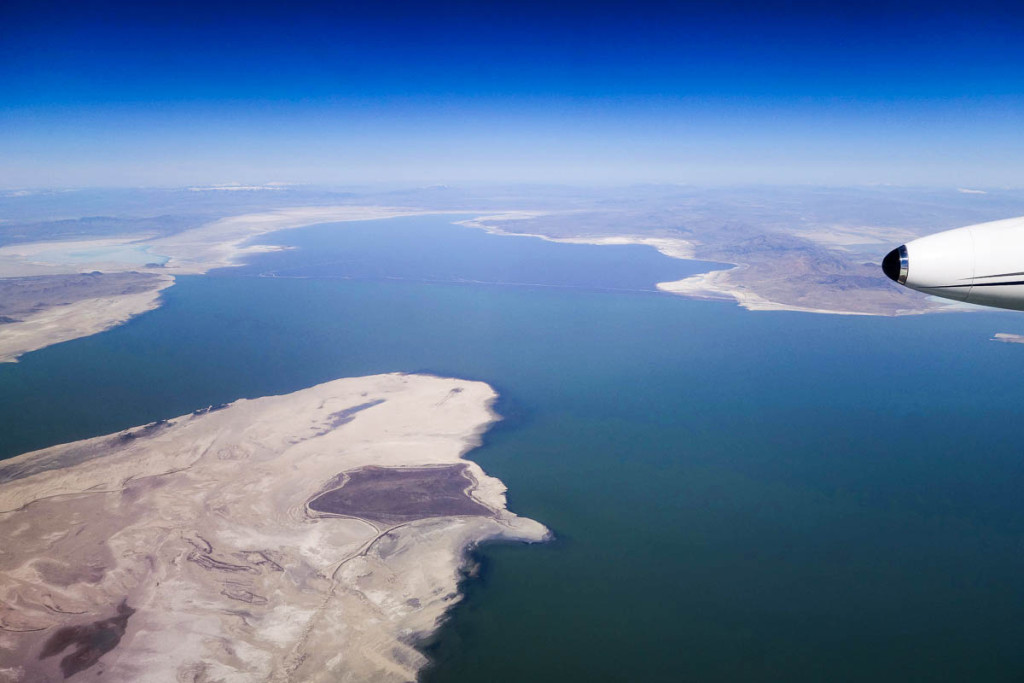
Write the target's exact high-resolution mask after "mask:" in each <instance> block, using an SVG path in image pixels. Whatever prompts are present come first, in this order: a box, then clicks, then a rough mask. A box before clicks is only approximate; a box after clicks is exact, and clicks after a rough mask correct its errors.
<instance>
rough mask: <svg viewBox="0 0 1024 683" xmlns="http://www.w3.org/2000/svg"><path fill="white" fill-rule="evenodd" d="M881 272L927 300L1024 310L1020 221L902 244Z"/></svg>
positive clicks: (1023, 236)
mask: <svg viewBox="0 0 1024 683" xmlns="http://www.w3.org/2000/svg"><path fill="white" fill-rule="evenodd" d="M882 270H883V271H885V274H886V275H888V276H889V278H891V279H892V280H895V281H896V282H898V283H899V284H901V285H906V286H907V287H910V288H911V289H916V290H918V291H920V292H924V293H926V294H933V295H935V296H941V297H944V298H946V299H954V300H956V301H966V302H967V303H972V304H979V305H981V306H995V307H998V308H1011V309H1015V310H1024V217H1022V218H1010V219H1007V220H1002V221H994V222H992V223H981V224H978V225H969V226H967V227H965V228H957V229H955V230H947V231H946V232H940V233H936V234H934V235H928V236H927V237H921V238H920V239H916V240H913V241H910V242H907V243H906V244H904V245H903V246H901V247H899V248H897V249H893V250H892V251H891V252H889V254H888V255H887V256H886V257H885V259H884V260H883V261H882Z"/></svg>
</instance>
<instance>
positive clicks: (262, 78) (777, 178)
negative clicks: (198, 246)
mask: <svg viewBox="0 0 1024 683" xmlns="http://www.w3.org/2000/svg"><path fill="white" fill-rule="evenodd" d="M1022 29H1024V12H1022V11H1018V10H1016V9H1014V8H1012V6H1011V5H1010V3H993V4H987V3H985V2H972V3H969V4H968V3H957V4H953V3H943V2H933V3H928V4H921V3H892V2H886V3H876V2H859V3H855V4H854V3H849V4H847V5H842V4H839V3H835V2H829V3H811V2H772V1H768V2H729V1H727V0H722V1H719V2H677V3H661V2H659V3H654V2H642V1H634V2H601V1H600V0H595V1H594V2H587V3H573V2H549V3H531V2H518V3H510V2H484V1H483V0H478V1H477V2H443V1H440V2H433V3H417V2H387V1H382V0H378V1H376V2H359V3H352V2H335V3H284V2H279V3H267V4H261V3H259V2H251V3H221V2H217V1H211V2H202V3H198V2H151V3H147V2H88V1H87V0H86V1H83V2H77V3H57V2H46V1H45V0H3V2H0V84H2V87H0V187H12V188H13V187H37V186H97V185H121V186H125V185H127V186H135V185H150V186H152V185H157V186H168V185H170V186H177V185H191V184H207V183H227V182H240V183H245V184H248V183H263V182H296V183H339V184H351V183H368V182H399V183H412V184H420V183H423V184H431V183H458V182H509V181H510V182H520V181H531V182H536V181H541V182H547V181H556V182H572V183H592V182H597V183H631V182H680V183H708V184H732V183H812V184H865V183H890V184H896V185H919V184H929V185H950V186H967V187H974V186H1015V187H1017V186H1024V165H1022V164H1021V161H1020V160H1021V158H1022V152H1024V132H1022V131H1024V125H1022V124H1024V41H1022V40H1021V35H1022Z"/></svg>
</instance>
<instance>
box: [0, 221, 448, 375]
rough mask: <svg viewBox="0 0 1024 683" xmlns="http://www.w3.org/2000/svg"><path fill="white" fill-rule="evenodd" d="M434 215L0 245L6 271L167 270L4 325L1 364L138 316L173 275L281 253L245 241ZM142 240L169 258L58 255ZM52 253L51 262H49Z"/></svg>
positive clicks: (235, 224) (226, 224) (249, 224)
mask: <svg viewBox="0 0 1024 683" xmlns="http://www.w3.org/2000/svg"><path fill="white" fill-rule="evenodd" d="M428 213H438V212H430V211H422V210H418V209H402V208H388V207H351V206H343V207H312V208H298V209H283V210H280V211H273V212H268V213H258V214H246V215H242V216H233V217H230V218H223V219H221V220H217V221H214V222H212V223H209V224H207V225H204V226H202V227H199V228H195V229H193V230H186V231H184V232H181V233H178V234H176V235H171V236H168V237H161V238H150V237H148V236H139V235H133V236H126V237H124V238H120V239H118V238H103V239H95V240H71V241H63V242H29V243H25V244H16V245H9V246H6V247H0V277H30V276H39V275H65V274H69V273H79V272H91V271H99V272H104V273H114V272H130V271H145V272H151V273H159V274H161V275H164V276H166V277H165V278H163V279H162V280H161V282H160V283H159V285H158V286H157V287H155V288H154V289H153V290H151V291H150V292H149V293H147V294H132V295H123V296H112V297H100V298H92V299H83V300H80V301H76V302H74V303H71V304H67V305H64V306H55V307H52V308H50V309H47V310H45V311H41V312H40V313H38V314H36V315H34V316H32V317H31V318H30V319H26V320H23V321H18V322H15V323H7V324H4V325H2V326H0V363H4V362H7V363H12V362H17V359H18V357H19V356H21V355H23V354H25V353H28V352H29V351H35V350H37V349H41V348H44V347H46V346H50V345H52V344H58V343H60V342H64V341H70V340H72V339H77V338H79V337H85V336H89V335H92V334H97V333H99V332H103V331H104V330H108V329H110V328H111V327H115V326H117V325H120V324H122V323H124V322H126V321H128V320H129V319H131V318H132V317H134V316H137V315H141V314H142V313H145V312H147V311H151V310H153V309H155V308H157V307H159V296H158V295H159V292H160V291H162V290H163V289H166V288H167V287H169V286H171V285H172V284H174V275H201V274H203V273H206V272H208V271H210V270H212V269H214V268H223V267H228V266H235V265H239V264H240V262H241V259H242V258H243V257H245V256H246V255H250V254H255V253H261V252H266V251H275V250H277V247H269V246H265V245H251V246H243V244H244V243H245V242H246V241H248V240H250V239H252V238H253V237H257V236H259V235H263V234H266V233H269V232H275V231H278V230H288V229H293V228H301V227H307V226H310V225H316V224H318V223H332V222H344V221H361V220H376V219H380V218H394V217H397V216H412V215H420V214H428ZM126 245H131V246H137V247H139V248H143V249H145V250H147V251H149V252H150V253H152V254H153V255H154V257H164V258H166V259H167V262H166V263H165V264H163V265H162V266H160V267H158V268H145V267H143V268H140V267H139V266H138V265H137V264H124V263H117V262H110V261H103V260H102V258H101V257H100V258H98V259H97V260H95V261H91V262H86V263H83V262H80V261H73V262H64V263H62V262H60V261H59V260H53V256H52V254H54V253H57V252H60V251H61V250H62V249H64V250H65V251H69V250H70V251H73V250H78V251H89V250H98V251H101V250H102V249H104V248H113V247H119V246H126ZM47 259H51V260H49V261H48V260H47Z"/></svg>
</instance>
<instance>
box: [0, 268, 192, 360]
mask: <svg viewBox="0 0 1024 683" xmlns="http://www.w3.org/2000/svg"><path fill="white" fill-rule="evenodd" d="M172 284H174V278H172V277H170V276H169V275H163V274H159V273H152V274H150V273H145V274H144V273H111V274H102V273H92V274H86V275H53V276H36V277H23V278H9V279H0V363H11V362H15V361H17V359H18V356H20V355H22V354H24V353H28V352H29V351H35V350H36V349H41V348H44V347H46V346H50V345H51V344H59V343H60V342H65V341H69V340H71V339H77V338H79V337H87V336H89V335H92V334H97V333H98V332H102V331H103V330H106V329H109V328H110V327H113V326H115V325H120V324H121V323H123V322H125V321H127V320H129V319H130V318H132V317H134V316H136V315H139V314H141V313H145V312H146V311H151V310H153V309H154V308H156V307H157V306H159V305H160V303H159V302H160V292H161V291H163V290H164V289H166V288H167V287H170V286H171V285H172Z"/></svg>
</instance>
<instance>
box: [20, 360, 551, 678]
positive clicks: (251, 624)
mask: <svg viewBox="0 0 1024 683" xmlns="http://www.w3.org/2000/svg"><path fill="white" fill-rule="evenodd" d="M495 397H496V395H495V393H494V391H493V390H492V389H491V388H490V387H489V386H488V385H486V384H483V383H481V382H469V381H465V380H454V379H446V378H440V377H434V376H426V375H403V374H389V375H376V376H371V377H362V378H350V379H341V380H335V381H332V382H327V383H325V384H321V385H318V386H315V387H311V388H309V389H303V390H300V391H297V392H294V393H292V394H287V395H283V396H270V397H264V398H258V399H250V400H245V399H243V400H239V401H235V402H234V403H231V404H228V405H226V406H223V407H217V408H216V409H203V410H198V411H196V412H194V413H191V414H188V415H182V416H179V417H177V418H174V419H171V420H167V421H163V422H160V423H154V424H153V425H149V426H145V427H139V428H133V429H130V430H125V431H123V432H120V433H118V434H112V435H108V436H103V437H97V438H93V439H87V440H84V441H79V442H75V443H71V444H64V445H60V446H53V447H51V448H47V449H43V450H41V451H35V452H33V453H28V454H25V455H21V456H17V457H15V458H12V459H10V460H6V461H3V462H0V482H2V483H0V510H2V511H0V532H2V533H4V538H6V539H8V540H9V543H5V547H4V548H3V549H0V671H5V672H13V673H14V674H16V676H15V677H14V680H26V681H28V680H55V679H56V680H59V679H60V673H59V671H58V669H59V668H60V667H61V661H62V658H63V657H64V656H65V655H66V653H63V654H61V655H59V656H56V657H44V658H41V659H40V658H39V655H41V654H42V653H44V652H45V651H46V649H47V646H48V644H52V639H53V638H54V634H56V633H58V632H59V631H60V629H62V628H64V629H67V628H76V629H88V628H105V627H103V626H95V627H94V626H90V625H95V624H101V625H102V624H104V623H106V622H105V621H104V620H109V619H110V618H111V616H110V614H111V613H112V610H114V609H115V608H116V605H119V604H124V605H126V606H127V608H130V609H131V610H134V611H133V612H132V613H131V614H130V616H129V617H126V620H127V625H126V627H125V629H124V632H123V635H122V636H121V637H120V640H119V642H118V643H117V644H116V647H114V648H113V649H112V650H110V651H109V652H104V653H100V654H99V655H98V656H96V658H95V659H96V662H95V666H97V667H99V668H98V669H97V671H100V670H102V672H103V675H104V677H105V678H107V679H109V680H115V681H119V680H123V681H130V680H138V676H139V674H140V672H146V675H148V676H152V677H157V678H159V677H166V678H170V679H174V678H175V677H177V676H183V675H191V674H194V673H197V672H199V671H203V672H205V674H206V675H209V676H213V677H223V676H229V677H237V676H240V675H241V676H259V677H267V678H269V680H282V681H284V680H314V681H315V680H370V679H372V680H384V681H391V680H394V681H406V680H411V679H413V678H414V677H415V674H416V672H417V671H418V670H419V669H420V668H422V667H423V666H424V665H425V664H426V663H427V659H426V657H425V656H424V655H423V654H422V653H421V652H419V651H418V650H417V649H416V647H415V643H417V642H419V641H421V640H422V639H423V638H425V637H427V636H428V635H429V634H431V633H432V632H433V631H434V630H435V629H436V628H437V625H438V623H439V621H440V619H441V617H442V616H443V615H444V613H445V612H446V611H447V610H448V609H449V608H450V607H451V606H452V605H453V604H455V602H457V601H458V599H459V592H458V583H459V580H460V576H461V573H460V571H461V568H462V567H463V566H464V565H465V564H466V563H467V562H468V561H469V560H468V558H469V556H470V555H469V553H470V551H471V549H472V548H473V547H475V545H476V544H478V543H480V542H482V541H486V540H490V539H504V540H517V541H527V542H538V541H543V540H546V539H547V538H549V532H548V531H547V529H545V528H544V527H543V526H542V525H541V524H538V523H537V522H534V521H532V520H528V519H525V518H521V517H517V516H516V515H514V514H512V513H511V512H509V511H508V510H507V509H506V507H505V486H504V484H502V483H501V482H500V481H499V480H497V479H495V478H493V477H490V476H488V475H487V474H485V473H484V472H483V470H482V469H481V468H480V467H479V465H477V464H476V463H474V462H472V461H471V460H466V459H464V456H465V454H466V453H467V452H468V451H469V450H471V449H472V448H475V447H476V446H477V445H478V444H479V443H480V435H481V434H482V432H483V430H485V429H486V428H487V427H488V426H490V425H491V424H493V422H494V420H495V416H494V413H493V411H492V409H491V405H492V403H493V402H494V400H495ZM368 402H372V405H368ZM351 411H355V412H351ZM339 414H341V415H342V418H339V417H338V415H339ZM368 467H369V468H371V469H370V470H366V469H365V468H368ZM452 467H458V468H464V470H465V471H466V472H468V473H469V474H470V475H471V477H470V481H472V482H473V483H472V484H471V485H470V486H469V489H468V493H467V495H469V496H471V497H472V499H473V500H474V501H477V502H478V503H479V505H481V506H484V508H485V509H486V510H487V511H488V512H486V513H476V512H474V513H472V514H469V515H467V514H465V510H466V509H468V508H458V509H462V510H463V513H460V514H456V515H454V516H453V515H449V514H446V513H444V507H443V506H444V503H443V501H442V500H439V501H438V504H439V505H441V506H442V507H441V508H437V511H438V513H437V514H436V515H435V514H434V513H429V514H428V515H427V516H426V517H416V518H415V519H411V520H407V521H401V522H400V523H387V522H385V523H381V522H380V521H374V520H373V519H370V520H364V519H362V518H361V517H360V516H359V515H356V516H352V517H337V516H323V515H319V514H317V513H316V512H315V511H312V510H310V508H309V507H308V505H307V502H308V500H309V499H310V498H311V497H313V496H314V495H316V493H317V491H318V490H319V489H320V488H321V487H323V486H324V485H325V484H327V483H328V482H330V481H332V478H335V477H338V476H340V475H341V474H344V473H346V472H348V473H352V472H359V471H363V472H370V475H362V476H363V477H364V479H365V478H366V476H371V478H372V476H376V475H373V472H376V471H387V472H396V473H402V472H406V473H410V475H416V476H420V477H422V476H427V475H430V474H431V473H433V472H436V473H437V474H438V475H443V474H445V473H446V472H447V471H450V470H451V468H452ZM373 468H377V469H376V470H375V469H373ZM379 468H385V470H380V469H379ZM396 468H397V469H396ZM417 468H419V469H417ZM424 468H426V469H424ZM417 473H418V474H417ZM391 481H392V483H389V480H388V478H384V479H381V480H380V481H376V480H374V481H371V482H370V485H369V486H368V487H367V486H364V487H363V488H362V491H363V493H362V495H363V496H364V498H363V499H362V500H370V502H371V503H372V502H373V501H374V500H377V503H381V502H382V501H383V502H384V503H387V501H389V500H397V501H399V502H400V499H401V494H399V493H398V491H400V490H401V489H394V488H393V478H392V480H391ZM389 487H392V488H389ZM389 491H391V492H392V493H390V494H389ZM450 495H452V493H451V490H450V491H449V496H450ZM366 496H370V498H369V499H367V498H366ZM389 496H392V497H391V498H389ZM394 496H398V498H394ZM427 502H430V501H427ZM377 503H373V504H377ZM355 504H357V505H358V504H359V502H358V500H356V502H355ZM484 508H481V510H483V509H484ZM453 509H454V508H453ZM428 512H429V511H428ZM90 539H95V540H90ZM83 543H84V545H83ZM240 610H241V613H244V615H245V616H244V619H242V620H241V621H239V617H238V614H239V613H240V612H239V611H240ZM218 642H225V643H228V642H230V643H231V648H230V651H229V650H226V649H220V648H218V647H212V648H211V647H210V644H211V643H218ZM50 649H52V646H51V648H50ZM240 652H245V653H246V656H244V657H241V658H239V656H238V655H237V653H240ZM94 654H95V653H94Z"/></svg>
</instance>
